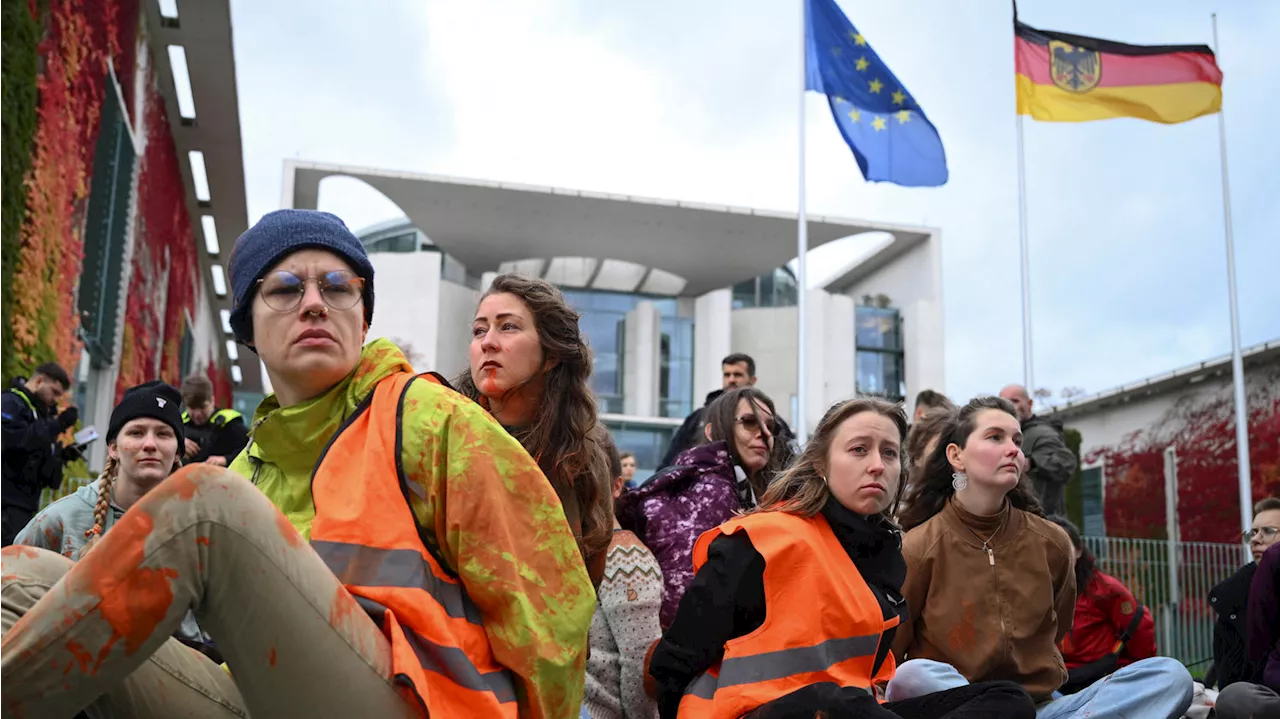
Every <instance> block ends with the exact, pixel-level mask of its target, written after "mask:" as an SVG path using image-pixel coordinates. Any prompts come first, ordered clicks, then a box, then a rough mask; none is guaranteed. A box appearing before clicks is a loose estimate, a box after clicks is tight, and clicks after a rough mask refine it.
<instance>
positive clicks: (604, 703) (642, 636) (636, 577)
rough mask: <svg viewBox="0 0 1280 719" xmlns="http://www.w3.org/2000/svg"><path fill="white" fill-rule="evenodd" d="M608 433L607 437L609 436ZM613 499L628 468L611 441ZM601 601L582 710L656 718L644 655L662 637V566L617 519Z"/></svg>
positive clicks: (617, 717)
mask: <svg viewBox="0 0 1280 719" xmlns="http://www.w3.org/2000/svg"><path fill="white" fill-rule="evenodd" d="M606 436H607V435H606ZM607 449H608V451H609V454H610V464H611V467H610V469H611V471H613V472H614V473H615V474H616V475H617V479H615V480H614V482H613V499H614V501H615V502H616V501H617V499H618V497H620V496H621V495H622V493H623V492H624V491H625V490H624V489H623V486H624V484H625V481H626V472H625V471H624V470H623V468H622V462H621V460H620V459H619V456H618V450H617V449H616V447H614V445H613V441H612V439H610V440H609V446H608V447H607ZM596 593H597V594H598V595H599V597H600V601H599V603H598V604H597V605H596V613H595V616H594V617H592V619H591V639H590V642H589V644H590V648H591V651H590V652H589V654H588V655H587V684H586V690H585V691H586V698H585V699H584V700H583V709H585V713H586V715H587V716H588V717H591V719H621V718H623V717H625V719H653V718H654V717H656V716H657V708H656V706H655V705H654V702H653V698H652V697H650V696H649V694H648V693H647V692H646V691H645V686H644V685H645V681H644V680H645V674H644V659H645V655H646V654H647V653H648V652H649V648H650V647H652V646H653V645H654V643H656V642H657V641H658V638H659V637H661V636H662V629H661V628H660V627H659V626H658V608H659V607H661V606H662V570H661V569H659V568H658V560H656V559H654V558H653V553H651V552H650V551H649V549H648V548H647V547H645V546H644V544H642V543H641V542H640V540H639V539H638V538H637V537H636V535H634V534H632V533H631V532H628V531H627V530H625V529H622V528H621V527H619V526H618V521H617V520H616V519H615V520H614V522H613V541H611V542H610V543H609V551H608V555H607V558H606V560H605V565H604V581H602V582H601V583H600V588H599V589H598V590H597V592H596Z"/></svg>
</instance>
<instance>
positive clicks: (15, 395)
mask: <svg viewBox="0 0 1280 719" xmlns="http://www.w3.org/2000/svg"><path fill="white" fill-rule="evenodd" d="M69 389H71V378H70V377H68V376H67V371H66V370H64V369H62V367H60V366H58V365H57V364H56V363H53V362H46V363H44V364H42V365H40V366H39V367H36V369H35V372H33V373H32V374H31V379H24V378H22V377H18V378H16V379H14V381H13V384H12V385H11V386H10V387H9V389H8V390H7V391H6V392H4V394H3V395H0V427H2V428H3V432H2V433H0V434H2V436H0V446H2V447H3V448H2V449H0V480H2V482H3V486H0V490H3V492H2V494H3V497H2V498H0V511H2V512H3V532H2V534H3V537H2V539H3V546H6V547H7V546H9V545H10V544H13V538H14V536H15V535H17V534H18V532H20V531H22V528H23V527H25V526H27V522H30V521H31V518H32V517H33V516H35V513H36V510H37V509H38V508H39V506H40V492H41V491H43V490H44V489H45V488H46V487H48V488H49V489H57V488H58V487H59V486H60V485H61V484H62V467H63V465H64V464H66V463H67V462H70V461H72V460H74V459H76V458H77V457H79V452H78V451H77V449H76V448H75V447H63V446H62V442H61V441H59V439H58V435H60V434H62V433H63V432H65V431H67V430H68V429H70V428H72V427H74V426H75V424H76V422H77V421H79V419H80V410H78V409H76V408H75V407H67V408H66V409H64V410H62V411H61V412H58V403H59V402H60V401H62V397H63V395H65V394H66V393H67V390H69Z"/></svg>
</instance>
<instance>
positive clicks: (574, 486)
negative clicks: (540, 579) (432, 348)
mask: <svg viewBox="0 0 1280 719" xmlns="http://www.w3.org/2000/svg"><path fill="white" fill-rule="evenodd" d="M498 294H511V295H514V296H516V297H518V298H520V300H521V301H522V302H524V303H525V305H526V306H528V308H529V312H530V314H532V315H533V323H534V328H535V329H536V330H537V332H538V341H539V343H540V344H541V346H542V353H543V356H544V358H545V359H550V360H555V366H554V367H552V368H551V369H550V370H549V371H548V372H547V373H546V374H545V375H543V380H544V386H543V391H542V397H541V399H540V400H539V401H538V407H537V411H536V413H535V415H534V420H533V423H532V424H531V425H530V426H528V427H521V428H513V432H514V434H515V437H516V439H518V440H519V441H520V444H521V445H523V446H524V448H525V450H527V451H528V452H529V454H530V456H532V457H533V459H534V461H536V462H537V463H538V467H539V468H540V469H542V473H543V474H544V475H546V477H547V480H548V481H550V482H551V486H552V487H553V488H554V489H555V490H556V494H557V495H558V496H559V497H560V502H561V504H562V505H564V508H565V514H566V515H567V516H568V517H569V518H570V522H571V523H572V522H573V519H574V516H575V514H576V515H577V518H578V521H579V523H580V525H581V526H580V528H578V527H575V530H577V531H578V532H579V536H578V537H577V539H578V549H579V551H581V553H582V557H583V559H584V560H586V561H587V562H588V565H590V560H591V559H592V558H593V557H596V556H597V555H599V554H601V553H603V552H604V551H605V550H606V549H608V548H609V541H610V540H611V538H612V535H613V521H612V515H613V511H612V506H611V505H612V494H611V487H612V477H610V472H609V459H608V457H607V455H606V451H607V450H606V449H605V446H604V442H603V441H602V440H601V435H600V432H602V431H603V427H600V426H599V425H598V422H597V419H596V417H597V413H596V401H595V397H594V395H592V393H591V386H590V384H589V382H588V380H589V379H590V377H591V350H590V348H588V347H587V342H586V340H585V338H583V336H582V333H581V331H580V330H579V328H578V318H579V317H580V315H579V314H578V313H577V312H575V311H574V310H573V308H572V307H570V306H569V303H568V302H567V301H565V298H564V295H563V294H562V293H561V292H560V290H558V289H556V287H555V286H554V285H552V284H550V283H549V282H546V281H544V280H541V279H537V278H533V277H526V276H524V275H520V274H516V273H508V274H503V275H498V276H497V277H495V278H494V280H493V284H491V285H490V286H489V289H488V290H487V291H485V293H484V295H482V296H481V298H480V300H481V302H483V301H484V299H485V298H486V297H489V296H491V295H498ZM453 384H454V386H455V387H457V389H458V391H459V392H460V393H462V394H463V395H465V396H467V397H469V398H471V399H472V400H474V401H475V402H477V403H479V404H480V406H482V407H484V408H485V409H490V406H489V400H488V398H486V397H485V396H484V395H482V394H481V393H480V390H479V389H478V388H477V387H476V383H475V378H474V377H472V376H471V372H470V371H466V372H463V373H462V374H461V375H460V376H459V377H458V378H457V379H455V380H454V383H453ZM519 389H520V387H514V388H512V389H511V390H509V392H515V391H518V390H519Z"/></svg>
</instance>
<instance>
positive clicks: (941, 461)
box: [898, 397, 1044, 531]
mask: <svg viewBox="0 0 1280 719" xmlns="http://www.w3.org/2000/svg"><path fill="white" fill-rule="evenodd" d="M988 409H995V410H999V411H1001V412H1004V413H1006V414H1008V415H1009V416H1010V417H1013V418H1014V419H1017V417H1018V413H1017V411H1016V410H1015V409H1014V408H1013V403H1012V402H1010V401H1009V400H1007V399H1003V398H1001V397H975V398H974V399H972V400H970V401H969V404H966V405H965V406H964V407H961V408H960V410H959V411H958V412H955V413H954V414H952V415H951V419H950V421H948V422H947V425H946V427H945V428H944V429H943V431H942V433H941V434H940V435H939V439H938V446H937V447H936V448H934V450H933V454H931V455H929V459H928V461H927V462H926V464H925V466H924V473H923V474H922V475H921V476H920V478H919V481H915V482H913V484H912V486H911V491H910V492H909V493H908V494H907V496H906V498H905V499H904V504H906V508H905V509H903V510H902V513H901V514H900V515H899V517H898V519H899V521H900V522H901V523H902V528H903V529H904V530H907V531H910V530H911V529H913V528H915V527H918V526H920V525H921V524H924V523H925V522H927V521H928V520H929V519H931V518H932V517H933V516H934V515H935V514H937V513H938V512H941V511H942V508H943V507H945V506H946V504H947V500H949V499H951V497H952V495H954V494H955V493H956V491H955V489H954V488H953V487H952V486H951V475H952V473H953V472H954V471H955V470H954V469H953V468H952V466H951V460H950V459H948V458H947V447H948V446H950V445H953V444H954V445H956V446H957V447H960V448H961V449H964V446H965V444H966V443H967V442H968V441H969V435H971V434H973V431H974V430H975V429H977V424H978V414H979V413H981V412H982V411H983V410H988ZM1008 497H1009V502H1010V503H1011V504H1013V506H1014V507H1015V508H1017V509H1021V510H1023V511H1026V512H1031V513H1032V514H1035V515H1037V516H1040V517H1043V516H1044V510H1042V509H1041V508H1040V502H1039V501H1038V500H1037V499H1036V494H1035V490H1033V489H1032V488H1031V483H1030V482H1029V481H1028V480H1027V477H1026V474H1025V473H1024V474H1023V475H1022V476H1021V477H1019V479H1018V484H1017V485H1016V486H1015V487H1014V488H1013V489H1011V490H1009V494H1008Z"/></svg>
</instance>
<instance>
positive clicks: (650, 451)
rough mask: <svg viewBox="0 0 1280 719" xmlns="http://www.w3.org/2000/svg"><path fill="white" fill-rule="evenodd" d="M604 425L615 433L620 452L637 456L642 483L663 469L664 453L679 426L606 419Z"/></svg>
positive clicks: (637, 475) (638, 481)
mask: <svg viewBox="0 0 1280 719" xmlns="http://www.w3.org/2000/svg"><path fill="white" fill-rule="evenodd" d="M603 424H604V426H605V427H606V428H607V429H608V430H609V434H611V435H613V442H614V444H616V445H617V446H618V451H619V452H630V453H632V454H634V455H635V456H636V482H637V483H642V482H644V481H645V480H647V479H649V478H650V477H652V476H653V474H654V473H655V472H657V471H658V470H659V469H662V467H661V466H659V465H660V464H661V463H662V455H664V454H665V453H666V451H667V445H669V444H671V437H672V435H674V434H675V432H676V430H677V429H678V427H675V426H671V425H665V424H664V425H652V424H647V423H646V424H639V423H632V422H615V421H612V420H604V422H603Z"/></svg>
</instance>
